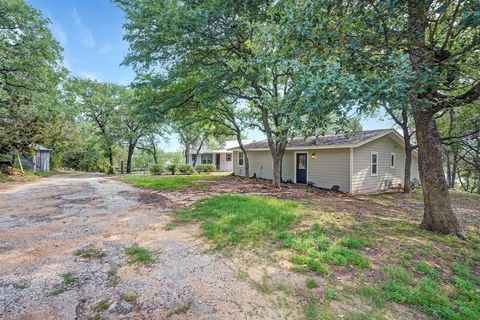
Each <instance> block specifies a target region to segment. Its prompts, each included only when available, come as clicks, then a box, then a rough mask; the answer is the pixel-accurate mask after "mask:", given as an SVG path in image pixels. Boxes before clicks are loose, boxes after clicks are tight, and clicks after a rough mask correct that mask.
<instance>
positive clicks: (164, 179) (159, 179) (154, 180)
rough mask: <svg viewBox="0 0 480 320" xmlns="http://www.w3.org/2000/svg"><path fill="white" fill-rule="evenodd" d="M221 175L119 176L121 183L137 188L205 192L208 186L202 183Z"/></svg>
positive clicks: (218, 177) (219, 177)
mask: <svg viewBox="0 0 480 320" xmlns="http://www.w3.org/2000/svg"><path fill="white" fill-rule="evenodd" d="M222 177H223V176H222V175H191V176H181V175H176V176H142V175H126V176H120V177H119V179H120V181H122V182H125V183H130V184H133V185H134V186H136V187H139V188H149V189H153V190H189V189H193V190H206V189H208V185H206V184H202V183H201V182H203V181H208V180H216V179H221V178H222Z"/></svg>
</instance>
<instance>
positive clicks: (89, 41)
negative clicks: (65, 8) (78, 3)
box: [73, 8, 95, 49]
mask: <svg viewBox="0 0 480 320" xmlns="http://www.w3.org/2000/svg"><path fill="white" fill-rule="evenodd" d="M73 19H74V21H75V28H76V29H77V32H78V34H79V36H80V39H81V40H82V42H83V44H84V45H85V47H87V48H89V49H92V48H94V47H95V39H94V38H93V34H92V32H91V31H90V29H89V28H87V27H86V26H85V24H84V23H83V21H82V19H81V18H80V15H79V14H78V11H77V9H76V8H73Z"/></svg>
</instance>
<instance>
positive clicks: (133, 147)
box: [127, 141, 135, 173]
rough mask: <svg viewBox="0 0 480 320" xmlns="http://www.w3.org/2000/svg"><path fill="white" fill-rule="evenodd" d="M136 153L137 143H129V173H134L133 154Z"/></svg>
mask: <svg viewBox="0 0 480 320" xmlns="http://www.w3.org/2000/svg"><path fill="white" fill-rule="evenodd" d="M134 151H135V143H134V142H133V141H130V142H129V143H128V153H127V173H132V158H133V152H134Z"/></svg>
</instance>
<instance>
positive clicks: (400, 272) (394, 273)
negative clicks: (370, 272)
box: [359, 263, 480, 320]
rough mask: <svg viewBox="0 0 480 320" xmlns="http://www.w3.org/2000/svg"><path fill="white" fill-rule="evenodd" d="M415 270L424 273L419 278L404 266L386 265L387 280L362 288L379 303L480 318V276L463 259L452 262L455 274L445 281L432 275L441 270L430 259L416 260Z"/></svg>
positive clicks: (461, 319)
mask: <svg viewBox="0 0 480 320" xmlns="http://www.w3.org/2000/svg"><path fill="white" fill-rule="evenodd" d="M411 269H412V271H420V272H421V273H423V274H424V276H422V277H420V278H415V277H414V276H413V274H412V273H411V272H410V271H409V270H408V269H406V268H404V267H398V266H389V267H387V268H386V269H385V276H386V281H384V282H382V283H380V284H378V285H377V286H375V287H364V288H362V289H361V290H359V293H360V294H361V295H363V296H366V297H369V298H371V299H372V300H373V301H374V303H375V305H377V306H384V305H385V303H386V302H387V301H394V302H397V303H400V304H404V305H409V306H413V307H418V308H421V309H422V310H423V311H424V312H425V313H426V314H428V315H429V316H431V317H433V318H434V319H446V320H474V319H480V291H479V288H478V286H479V284H480V280H479V279H478V277H475V276H473V275H472V274H471V272H470V270H469V269H468V268H467V267H466V266H464V265H461V264H459V263H454V264H453V265H452V276H451V277H450V278H449V279H446V280H447V281H445V282H444V283H442V282H439V280H437V279H435V278H432V275H433V276H435V277H438V272H437V271H436V270H435V269H434V268H433V267H432V266H430V265H428V264H426V263H416V264H414V265H412V266H411Z"/></svg>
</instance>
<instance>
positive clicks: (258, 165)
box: [233, 151, 272, 179]
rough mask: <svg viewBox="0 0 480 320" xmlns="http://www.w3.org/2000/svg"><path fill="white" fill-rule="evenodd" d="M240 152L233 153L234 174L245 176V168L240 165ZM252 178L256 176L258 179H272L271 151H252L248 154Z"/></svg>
mask: <svg viewBox="0 0 480 320" xmlns="http://www.w3.org/2000/svg"><path fill="white" fill-rule="evenodd" d="M238 153H239V152H238V151H235V152H233V161H234V162H233V172H234V173H235V174H236V175H239V176H245V166H239V165H238ZM248 161H249V164H250V176H251V177H253V175H254V174H256V176H257V178H261V179H272V157H271V155H270V151H250V152H249V153H248Z"/></svg>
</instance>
